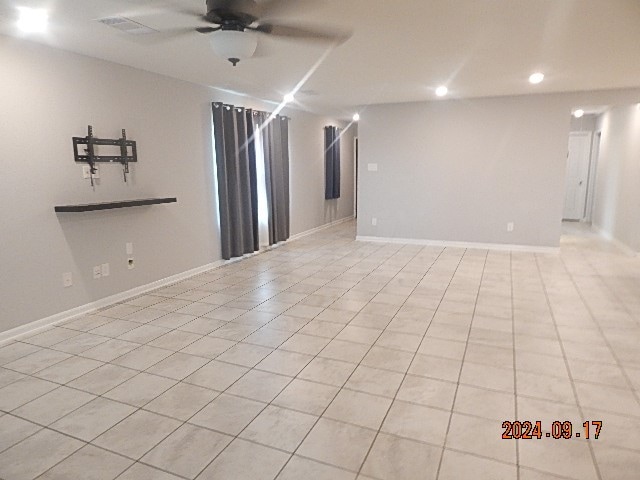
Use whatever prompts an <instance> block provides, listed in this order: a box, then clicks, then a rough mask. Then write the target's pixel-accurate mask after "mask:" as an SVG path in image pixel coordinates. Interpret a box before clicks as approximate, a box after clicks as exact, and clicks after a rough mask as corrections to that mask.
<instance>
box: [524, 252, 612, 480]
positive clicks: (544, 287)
mask: <svg viewBox="0 0 640 480" xmlns="http://www.w3.org/2000/svg"><path fill="white" fill-rule="evenodd" d="M533 258H534V259H535V263H536V267H537V269H538V276H539V277H540V280H541V281H542V288H543V290H544V295H545V298H546V300H547V305H548V307H549V313H550V314H551V320H552V321H553V326H554V329H555V331H556V336H557V337H558V343H559V345H560V349H561V350H562V357H563V359H564V364H565V368H566V369H567V374H568V376H569V383H570V384H571V390H572V392H573V396H574V398H575V401H576V405H577V407H578V412H579V413H580V415H581V416H582V419H583V420H584V418H585V415H584V411H583V409H582V406H581V404H580V399H579V398H578V391H577V390H576V386H575V383H574V381H573V375H572V374H571V369H570V366H569V361H568V360H567V354H566V351H565V349H564V343H563V341H562V337H561V336H560V330H559V329H558V323H557V322H556V317H555V314H554V313H553V306H552V303H551V299H550V298H549V292H548V290H547V284H546V283H545V277H544V275H543V273H542V268H541V267H540V261H539V259H538V255H537V254H534V255H533ZM587 448H588V449H589V454H590V456H591V461H592V462H593V467H594V470H595V472H596V476H597V477H598V479H599V480H603V478H602V474H601V473H600V468H599V466H598V462H597V460H596V456H595V452H594V450H593V445H592V444H591V441H587Z"/></svg>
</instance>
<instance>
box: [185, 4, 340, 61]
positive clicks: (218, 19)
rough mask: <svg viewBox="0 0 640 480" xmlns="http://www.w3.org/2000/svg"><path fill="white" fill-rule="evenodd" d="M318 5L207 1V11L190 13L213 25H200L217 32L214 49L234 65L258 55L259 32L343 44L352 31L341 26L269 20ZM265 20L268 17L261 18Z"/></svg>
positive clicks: (204, 31) (201, 28) (199, 29)
mask: <svg viewBox="0 0 640 480" xmlns="http://www.w3.org/2000/svg"><path fill="white" fill-rule="evenodd" d="M312 3H314V4H316V5H317V3H318V0H315V1H304V0H298V1H296V2H292V1H291V0H262V1H260V2H257V1H256V0H206V4H207V12H206V14H205V15H202V14H200V13H197V12H193V11H189V12H188V13H190V14H192V15H195V16H197V17H199V18H200V19H201V20H203V21H205V22H207V23H209V24H211V26H204V27H197V28H196V29H195V31H197V32H199V33H202V34H211V33H214V32H219V33H216V35H215V37H214V38H213V39H212V42H211V43H212V46H213V49H214V51H215V52H216V53H217V54H218V55H220V56H221V57H223V58H226V59H227V60H229V61H230V62H231V63H232V64H233V65H234V66H236V65H237V64H238V62H239V61H240V60H243V59H246V58H250V57H252V56H253V55H254V53H255V51H256V48H257V46H258V35H271V36H276V37H282V38H288V39H292V40H306V41H320V42H325V43H329V44H336V45H337V44H340V43H343V42H344V41H346V40H347V39H348V38H349V37H350V36H351V34H350V33H348V32H345V31H340V30H338V29H327V28H324V29H317V28H314V27H308V26H294V25H290V24H288V25H285V24H282V23H280V22H272V21H269V20H268V19H271V18H275V17H278V16H281V15H286V13H287V12H289V11H291V9H292V8H300V7H305V6H307V7H308V6H311V4H312ZM261 19H264V20H261Z"/></svg>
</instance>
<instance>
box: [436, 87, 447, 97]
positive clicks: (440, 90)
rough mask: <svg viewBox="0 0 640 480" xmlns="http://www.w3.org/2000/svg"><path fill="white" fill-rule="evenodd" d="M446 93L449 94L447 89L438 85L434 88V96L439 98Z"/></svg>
mask: <svg viewBox="0 0 640 480" xmlns="http://www.w3.org/2000/svg"><path fill="white" fill-rule="evenodd" d="M447 93H449V89H448V88H447V87H445V86H444V85H440V86H439V87H438V88H436V95H437V96H439V97H444V96H445V95H446V94H447Z"/></svg>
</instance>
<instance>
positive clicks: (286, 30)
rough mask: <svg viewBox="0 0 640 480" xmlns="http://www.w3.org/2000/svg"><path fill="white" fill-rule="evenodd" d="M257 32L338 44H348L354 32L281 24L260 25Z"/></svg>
mask: <svg viewBox="0 0 640 480" xmlns="http://www.w3.org/2000/svg"><path fill="white" fill-rule="evenodd" d="M255 30H256V31H258V32H260V33H265V34H267V35H273V36H276V37H284V38H292V39H298V40H308V41H316V42H325V43H337V44H341V43H344V42H346V41H347V40H349V38H351V35H352V32H350V31H347V30H340V29H329V28H323V29H319V28H316V27H311V26H309V27H308V26H293V25H283V24H279V23H278V24H276V23H263V24H260V25H258V26H257V27H256V29H255Z"/></svg>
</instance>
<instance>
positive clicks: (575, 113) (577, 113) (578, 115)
mask: <svg viewBox="0 0 640 480" xmlns="http://www.w3.org/2000/svg"><path fill="white" fill-rule="evenodd" d="M583 115H584V110H582V109H581V108H579V109H578V110H576V111H575V112H573V116H574V117H576V118H580V117H581V116H583Z"/></svg>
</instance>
